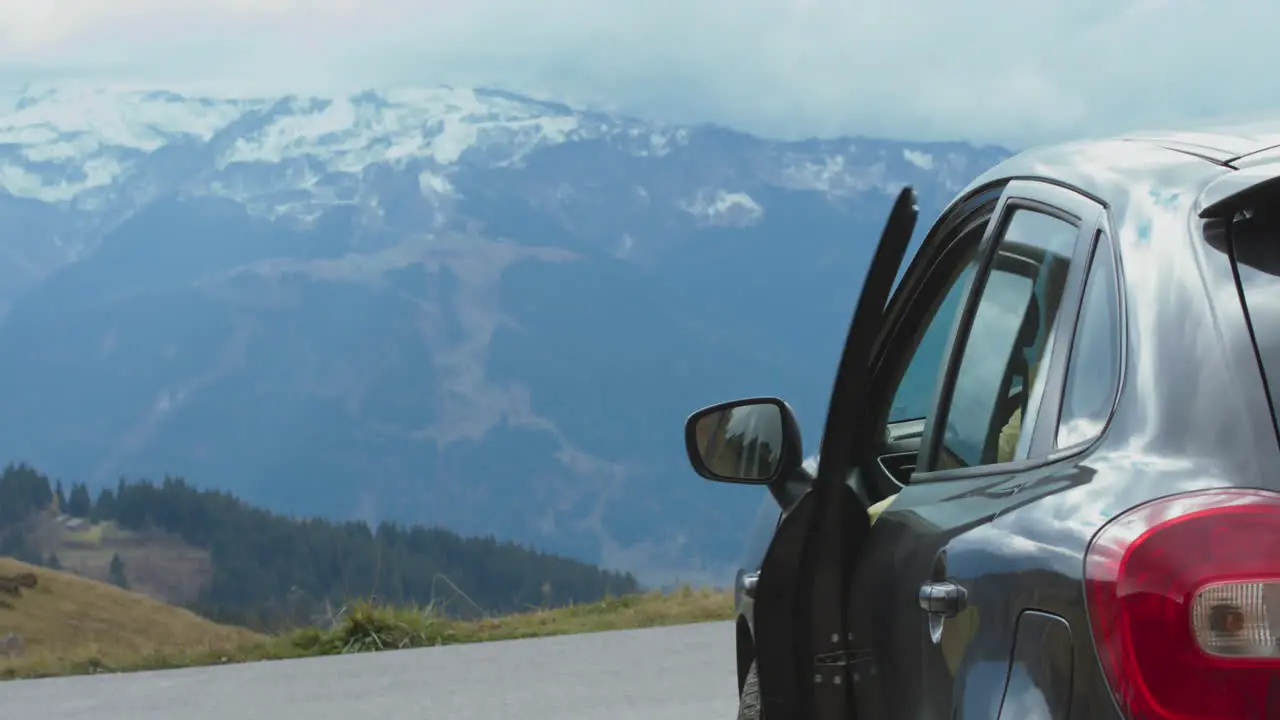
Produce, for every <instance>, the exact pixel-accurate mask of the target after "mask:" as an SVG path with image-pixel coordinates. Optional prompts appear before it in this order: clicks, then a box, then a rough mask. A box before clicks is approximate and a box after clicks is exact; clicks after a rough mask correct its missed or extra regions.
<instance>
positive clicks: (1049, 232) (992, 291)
mask: <svg viewBox="0 0 1280 720" xmlns="http://www.w3.org/2000/svg"><path fill="white" fill-rule="evenodd" d="M1077 233H1078V228H1077V226H1076V225H1074V224H1073V223H1070V222H1067V221H1065V220H1061V219H1059V218H1057V217H1054V216H1052V215H1049V214H1046V213H1043V212H1038V211H1035V210H1029V209H1022V208H1018V209H1015V210H1013V211H1012V214H1011V215H1010V216H1009V219H1008V222H1007V223H1006V224H1005V226H1004V231H1003V233H1002V235H1001V236H1000V237H999V239H998V242H997V247H996V253H995V256H994V260H993V263H992V266H991V270H990V272H989V273H988V274H987V277H986V280H985V282H984V284H983V287H982V290H981V294H980V295H979V299H978V306H977V309H976V311H975V313H974V315H973V319H972V322H971V325H970V327H969V330H968V333H967V335H966V337H965V341H964V347H963V349H962V352H961V354H960V361H959V366H958V368H957V371H956V375H955V382H954V384H953V386H952V390H951V399H950V403H949V404H948V407H947V410H946V413H945V415H944V417H943V418H941V421H942V422H943V423H944V424H943V425H942V442H941V446H940V447H939V452H938V453H937V460H936V467H935V468H934V469H936V470H948V469H954V468H961V467H972V466H976V465H991V464H996V463H1004V462H1011V461H1014V460H1020V459H1025V457H1026V455H1027V447H1028V445H1029V444H1030V436H1031V433H1030V432H1027V433H1023V432H1022V430H1023V428H1024V427H1025V428H1031V427H1033V426H1034V422H1035V418H1034V411H1035V409H1036V408H1038V407H1039V400H1040V394H1041V393H1042V392H1043V387H1042V386H1043V381H1044V376H1045V375H1047V373H1042V372H1040V371H1041V367H1040V366H1041V364H1042V361H1043V360H1045V359H1047V358H1048V357H1049V356H1050V354H1051V351H1052V348H1053V343H1054V338H1055V332H1054V331H1055V329H1056V328H1055V321H1056V319H1057V316H1058V307H1059V305H1060V304H1061V301H1062V297H1063V294H1064V292H1065V289H1066V281H1067V272H1068V270H1069V268H1070V264H1071V256H1072V253H1073V251H1074V249H1075V242H1076V237H1077ZM1037 380H1039V381H1040V382H1039V383H1037Z"/></svg>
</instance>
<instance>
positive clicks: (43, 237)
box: [0, 88, 1007, 584]
mask: <svg viewBox="0 0 1280 720" xmlns="http://www.w3.org/2000/svg"><path fill="white" fill-rule="evenodd" d="M38 99H39V102H27V103H25V104H23V107H22V108H21V109H19V110H16V111H15V112H11V113H8V114H5V113H3V111H0V280H5V279H13V282H12V283H9V284H6V285H5V286H4V287H5V288H6V289H3V290H0V312H3V313H4V314H3V315H0V344H3V346H4V347H6V348H12V351H11V352H10V353H8V354H6V355H4V356H0V397H6V398H8V402H7V403H6V404H3V405H0V456H3V457H7V458H11V459H13V460H23V461H28V462H31V463H32V464H36V465H38V466H41V467H46V468H49V469H50V470H51V471H52V472H54V473H55V474H57V475H59V476H65V477H68V478H73V479H85V480H89V481H91V482H93V483H96V484H103V483H109V482H112V481H113V480H114V478H115V477H117V476H119V475H130V476H140V475H141V476H155V477H158V476H162V475H164V474H166V473H177V474H182V475H183V476H185V477H188V478H190V479H191V481H192V482H195V483H197V484H199V485H201V486H210V487H219V488H225V489H228V490H230V491H233V492H235V493H236V494H237V495H239V496H241V497H244V498H246V500H248V501H250V502H253V503H255V504H262V505H264V506H266V507H269V508H271V509H275V510H283V511H289V512H301V513H315V514H321V515H325V516H330V517H338V518H342V517H359V518H361V519H364V520H367V521H370V522H375V521H378V520H381V519H391V520H397V521H410V522H427V523H440V524H443V525H444V526H446V527H449V528H450V529H451V530H455V531H457V532H461V533H466V534H487V533H491V532H495V533H498V534H499V535H500V536H502V537H504V538H507V539H512V540H516V541H519V542H523V543H528V544H532V545H534V546H536V547H540V548H546V549H548V550H551V551H555V552H562V553H565V554H569V555H571V556H574V557H578V558H582V559H584V560H588V561H590V562H597V563H601V564H604V565H606V566H610V567H617V568H620V569H625V570H628V571H632V572H635V573H636V574H637V576H638V577H640V578H641V580H642V581H644V582H647V583H654V584H661V583H663V582H666V581H669V580H670V579H671V578H672V577H673V576H677V575H678V576H680V577H681V578H684V579H694V578H696V577H698V576H699V574H702V575H705V576H706V577H707V578H711V579H714V580H715V581H717V582H722V581H723V580H724V578H725V577H726V574H727V575H728V576H731V573H732V570H731V569H732V566H733V563H734V562H735V560H736V558H737V555H738V554H739V553H740V551H741V542H742V537H741V535H742V532H743V527H744V525H745V524H746V523H747V522H748V521H749V519H750V517H751V507H752V505H753V504H755V503H758V502H760V501H761V500H762V498H764V494H763V492H762V491H759V489H758V488H755V489H752V488H724V487H711V486H708V485H706V484H705V483H702V482H701V481H698V480H696V478H694V476H693V475H692V473H690V472H689V471H688V470H687V467H686V466H685V464H684V461H683V459H682V448H681V444H680V426H681V423H682V422H683V417H684V415H685V414H687V412H689V411H691V410H692V409H694V408H695V407H696V406H697V405H699V404H703V403H709V402H715V401H717V400H722V399H725V397H731V396H735V395H745V394H764V393H775V394H780V395H782V396H784V397H787V398H788V399H789V400H790V401H792V403H793V405H795V407H796V408H797V411H798V413H799V414H800V416H801V419H802V421H804V423H805V427H806V429H807V430H808V432H809V438H810V440H809V441H810V442H811V443H812V442H814V441H816V439H817V438H816V436H814V433H816V432H817V431H818V430H819V428H820V424H819V423H820V420H821V414H822V412H823V411H824V410H825V407H824V404H825V401H826V397H825V395H826V393H827V392H828V390H829V387H830V385H829V383H830V377H831V373H832V371H833V369H834V364H835V358H836V357H837V356H838V352H839V346H840V343H841V342H842V336H843V332H844V329H845V326H846V325H847V322H848V313H849V312H850V308H851V306H852V302H853V300H854V298H855V297H856V292H857V288H858V285H859V284H860V283H861V280H862V274H863V273H864V272H865V267H866V261H867V255H868V254H869V252H870V248H871V243H872V242H874V239H875V237H876V236H877V235H878V233H879V230H880V225H881V223H882V221H883V217H884V212H886V211H887V209H888V206H889V203H890V202H891V200H892V196H893V194H894V193H896V191H897V190H898V189H899V188H900V187H901V186H902V185H904V184H908V183H910V184H912V185H914V186H915V187H916V188H917V191H918V192H919V194H920V198H921V210H922V223H921V225H922V228H923V226H924V225H925V224H926V223H927V221H928V219H929V218H930V215H931V214H935V213H936V212H937V211H938V210H940V208H941V206H942V204H943V203H945V202H946V201H948V200H949V199H950V198H951V196H952V195H953V194H954V193H955V191H956V190H958V189H959V188H960V187H962V186H963V185H964V184H966V183H967V182H968V180H969V179H970V178H971V177H973V176H975V175H977V174H978V172H980V171H981V170H982V169H985V167H987V166H989V165H991V164H994V162H996V161H998V160H999V159H1002V157H1003V156H1004V155H1005V154H1007V153H1004V151H1002V150H1000V149H998V148H975V147H972V146H969V145H967V144H964V143H903V142H895V141H891V140H878V139H870V138H843V139H834V140H808V141H802V142H774V141H769V140H765V139H761V138H754V137H752V136H749V135H745V134H743V133H738V132H735V131H732V130H729V129H725V128H716V127H713V126H699V127H681V126H674V125H661V124H657V123H647V122H642V121H639V120H635V119H631V118H625V117H615V116H610V115H607V114H603V113H593V112H580V111H575V110H573V109H572V108H569V107H568V106H562V105H557V104H554V103H550V104H548V103H541V102H540V101H531V100H527V99H522V98H520V97H519V96H516V95H512V94H510V93H502V92H494V91H486V90H483V89H480V90H462V89H438V88H437V89H405V90H399V91H395V92H382V93H378V92H374V91H366V92H364V93H356V94H352V95H348V96H344V97H342V98H337V99H333V98H330V99H328V100H325V99H320V100H317V99H314V98H313V99H299V98H283V99H282V98H276V99H263V100H253V101H249V100H235V99H231V100H227V99H223V100H218V101H214V100H208V101H203V100H190V99H189V98H184V97H182V96H178V95H174V94H168V95H164V94H157V95H154V96H146V95H145V94H138V93H135V94H133V95H121V94H115V95H112V94H110V93H109V92H107V91H92V92H88V91H86V94H82V95H76V94H74V93H72V94H64V95H61V96H59V95H57V94H56V93H55V94H54V95H41V96H39V98H38ZM113 103H114V104H113ZM192 103H194V104H192ZM219 103H221V104H219ZM237 103H239V104H237ZM255 103H256V104H255ZM15 106H16V105H15ZM42 107H43V108H44V109H43V110H42V109H41V108H42ZM76 108H89V109H90V110H92V112H83V113H80V114H76V111H75V109H76ZM228 108H232V109H234V110H235V112H234V113H233V112H232V111H231V110H229V109H228ZM95 113H96V114H95ZM233 115H234V117H233ZM175 118H177V119H175ZM179 121H180V122H179ZM130 123H132V124H130ZM184 123H185V124H184ZM183 128H186V129H185V130H184V129H183ZM113 143H115V144H113ZM95 173H97V174H95ZM111 173H115V174H111Z"/></svg>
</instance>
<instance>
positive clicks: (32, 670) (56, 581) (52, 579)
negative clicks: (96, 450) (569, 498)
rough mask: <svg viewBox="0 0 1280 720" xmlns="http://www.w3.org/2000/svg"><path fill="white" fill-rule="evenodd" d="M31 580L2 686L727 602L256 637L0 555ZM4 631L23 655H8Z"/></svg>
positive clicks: (663, 601)
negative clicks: (33, 582) (17, 641)
mask: <svg viewBox="0 0 1280 720" xmlns="http://www.w3.org/2000/svg"><path fill="white" fill-rule="evenodd" d="M22 572H33V573H35V574H36V576H37V578H38V581H39V582H38V585H37V587H36V588H35V589H33V590H27V591H24V592H23V595H22V597H20V598H8V597H6V600H5V602H7V604H8V606H7V607H6V606H4V605H0V679H14V678H34V677H52V676H59V675H75V674H85V673H96V672H128V671H134V670H150V669H163V668H174V667H188V666H197V665H215V664H223V663H230V662H250V661H258V660H275V659H286V658H299V657H312V656H318V655H335V654H342V653H354V652H374V651H379V650H397V649H407V648H417V647H434V646H437V645H450V644H457V643H471V642H486V641H493V640H510V639H516V638H532V637H544V636H550V635H566V634H574V633H586V632H598V631H605V630H623V629H630V628H642V627H656V626H661V625H679V624H686V623H696V622H708V621H714V620H726V619H729V618H731V617H732V616H733V598H732V595H731V594H730V593H728V592H724V591H716V590H692V589H690V588H687V587H686V588H682V589H680V590H677V591H674V592H670V593H657V592H654V593H647V594H643V595H627V596H622V597H618V598H607V599H605V600H601V601H598V602H594V603H587V604H582V605H573V606H569V607H560V608H554V609H547V610H535V611H530V612H525V613H519V614H515V615H508V616H504V617H493V618H485V619H480V620H458V619H451V618H448V617H446V616H444V615H442V614H440V613H438V612H435V611H433V610H432V609H431V608H394V607H385V606H378V605H374V604H371V603H357V604H355V605H353V606H351V607H349V608H343V609H342V611H341V612H340V613H339V615H338V616H337V618H336V619H335V620H334V621H333V622H332V624H331V625H330V626H329V627H322V628H304V629H300V630H293V631H289V632H286V633H282V634H279V635H259V634H256V633H253V632H250V631H248V630H244V629H241V628H236V627H229V626H225V625H218V624H216V623H213V622H211V621H208V620H205V619H203V618H201V617H199V616H197V615H195V614H193V613H191V612H189V611H187V610H183V609H180V608H176V607H172V606H168V605H165V604H163V603H159V602H157V601H155V600H153V599H151V598H148V597H146V596H143V595H139V594H137V593H132V592H129V591H125V590H121V589H119V588H116V587H113V586H111V585H107V584H105V583H100V582H96V581H93V580H87V579H84V578H79V577H75V576H73V575H70V574H67V573H63V572H57V571H52V570H48V569H44V568H37V567H34V566H31V565H27V564H25V563H19V562H17V561H14V560H10V559H7V558H0V578H4V577H11V576H13V575H16V574H17V573H22ZM6 633H15V634H17V635H19V636H21V637H22V639H23V647H22V648H21V649H19V650H17V651H16V652H14V653H12V654H11V655H9V656H6V655H5V653H4V647H5V643H4V641H3V638H4V635H5V634H6Z"/></svg>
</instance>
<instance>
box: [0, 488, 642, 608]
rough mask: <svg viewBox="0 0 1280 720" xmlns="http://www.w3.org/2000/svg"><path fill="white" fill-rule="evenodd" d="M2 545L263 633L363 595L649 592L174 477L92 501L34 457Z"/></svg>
mask: <svg viewBox="0 0 1280 720" xmlns="http://www.w3.org/2000/svg"><path fill="white" fill-rule="evenodd" d="M0 555H5V556H8V557H13V558H17V559H19V560H22V561H24V562H30V563H32V564H36V565H42V566H45V567H49V568H52V569H55V570H60V569H69V570H73V571H75V572H76V573H77V574H80V575H83V576H86V577H90V578H93V579H97V580H109V581H110V582H112V584H115V585H117V586H120V587H125V588H127V589H132V590H137V591H139V592H142V593H143V594H146V595H150V596H151V597H154V598H156V599H157V600H162V601H164V602H168V603H172V604H175V605H182V606H184V607H188V608H190V609H192V610H195V611H196V612H197V613H199V614H200V615H202V616H204V617H206V618H209V619H211V620H214V621H217V622H221V623H228V624H234V625H243V626H245V627H250V628H253V629H254V630H258V631H261V632H279V631H281V630H284V629H288V628H292V627H299V626H304V625H312V624H315V623H316V622H318V621H321V620H326V619H328V618H329V610H330V608H332V607H334V606H340V605H342V604H344V603H346V602H348V600H349V599H350V598H353V597H356V598H358V597H366V596H375V595H376V596H378V597H380V598H382V600H383V601H384V602H386V603H388V604H391V605H396V606H406V605H408V606H417V605H423V604H427V605H431V606H432V607H435V608H436V609H437V610H444V611H446V612H447V613H448V614H450V615H451V616H454V617H468V616H469V617H472V618H477V617H483V616H488V615H498V614H509V613H512V612H520V611H523V610H525V609H527V608H530V607H555V606H561V605H570V604H581V603H583V602H592V601H595V600H599V599H601V598H604V597H608V596H618V595H626V594H632V593H635V592H637V591H639V590H640V586H639V583H638V582H637V581H636V579H635V577H633V576H631V575H630V574H627V573H619V572H613V571H609V570H605V569H602V568H599V567H595V566H593V565H591V564H589V563H586V562H582V561H581V560H575V559H571V558H567V557H561V556H556V555H554V554H549V553H546V552H539V551H535V550H533V549H531V548H526V547H522V546H519V545H517V544H515V543H512V542H506V541H499V540H498V539H497V538H494V537H479V538H476V537H463V536H460V535H458V534H457V533H454V532H451V531H449V530H446V529H444V528H428V527H422V526H412V527H405V526H401V525H396V524H392V523H386V522H383V523H379V524H378V525H377V526H376V527H371V526H369V525H368V524H366V523H364V522H356V521H346V522H337V521H332V520H324V519H319V518H299V517H293V516H288V515H282V514H278V513H274V512H270V511H268V510H265V509H263V508H257V507H253V506H251V505H249V504H247V503H245V502H243V501H241V500H240V499H238V498H236V497H234V496H233V495H230V494H229V493H226V492H221V491H214V490H208V489H199V488H196V487H194V486H192V485H190V484H188V483H187V482H186V481H184V480H182V479H181V478H173V477H166V478H164V479H163V480H162V481H161V482H159V483H152V482H149V481H127V480H124V479H121V480H120V482H119V483H117V485H116V487H114V488H101V489H99V491H98V496H97V498H96V499H93V498H91V497H90V493H89V489H88V488H87V487H86V486H85V485H84V484H83V483H72V484H71V492H70V493H66V494H64V491H63V487H62V484H61V483H60V482H58V481H56V480H51V479H50V478H49V477H47V476H45V475H44V474H42V473H40V472H39V471H38V470H36V469H34V468H31V467H29V466H26V465H9V466H6V467H5V468H4V469H3V470H0Z"/></svg>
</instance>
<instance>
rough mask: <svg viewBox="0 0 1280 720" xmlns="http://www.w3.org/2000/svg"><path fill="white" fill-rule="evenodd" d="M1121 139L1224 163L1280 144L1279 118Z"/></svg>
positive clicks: (1133, 134)
mask: <svg viewBox="0 0 1280 720" xmlns="http://www.w3.org/2000/svg"><path fill="white" fill-rule="evenodd" d="M1119 137H1120V138H1121V139H1124V140H1130V141H1138V142H1150V143H1154V144H1156V145H1160V146H1163V147H1167V148H1169V149H1173V150H1182V151H1185V152H1191V153H1193V154H1194V153H1196V151H1199V154H1202V155H1203V156H1204V157H1206V158H1209V159H1212V160H1214V161H1216V162H1221V163H1224V164H1229V163H1232V162H1233V161H1235V160H1238V159H1240V158H1244V157H1248V156H1249V155H1252V154H1254V153H1258V152H1261V151H1263V150H1268V149H1270V148H1273V147H1277V146H1280V119H1277V120H1271V121H1255V122H1251V123H1241V124H1233V125H1220V126H1210V127H1203V128H1199V129H1184V130H1146V131H1132V132H1128V133H1124V134H1122V135H1120V136H1119Z"/></svg>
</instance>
